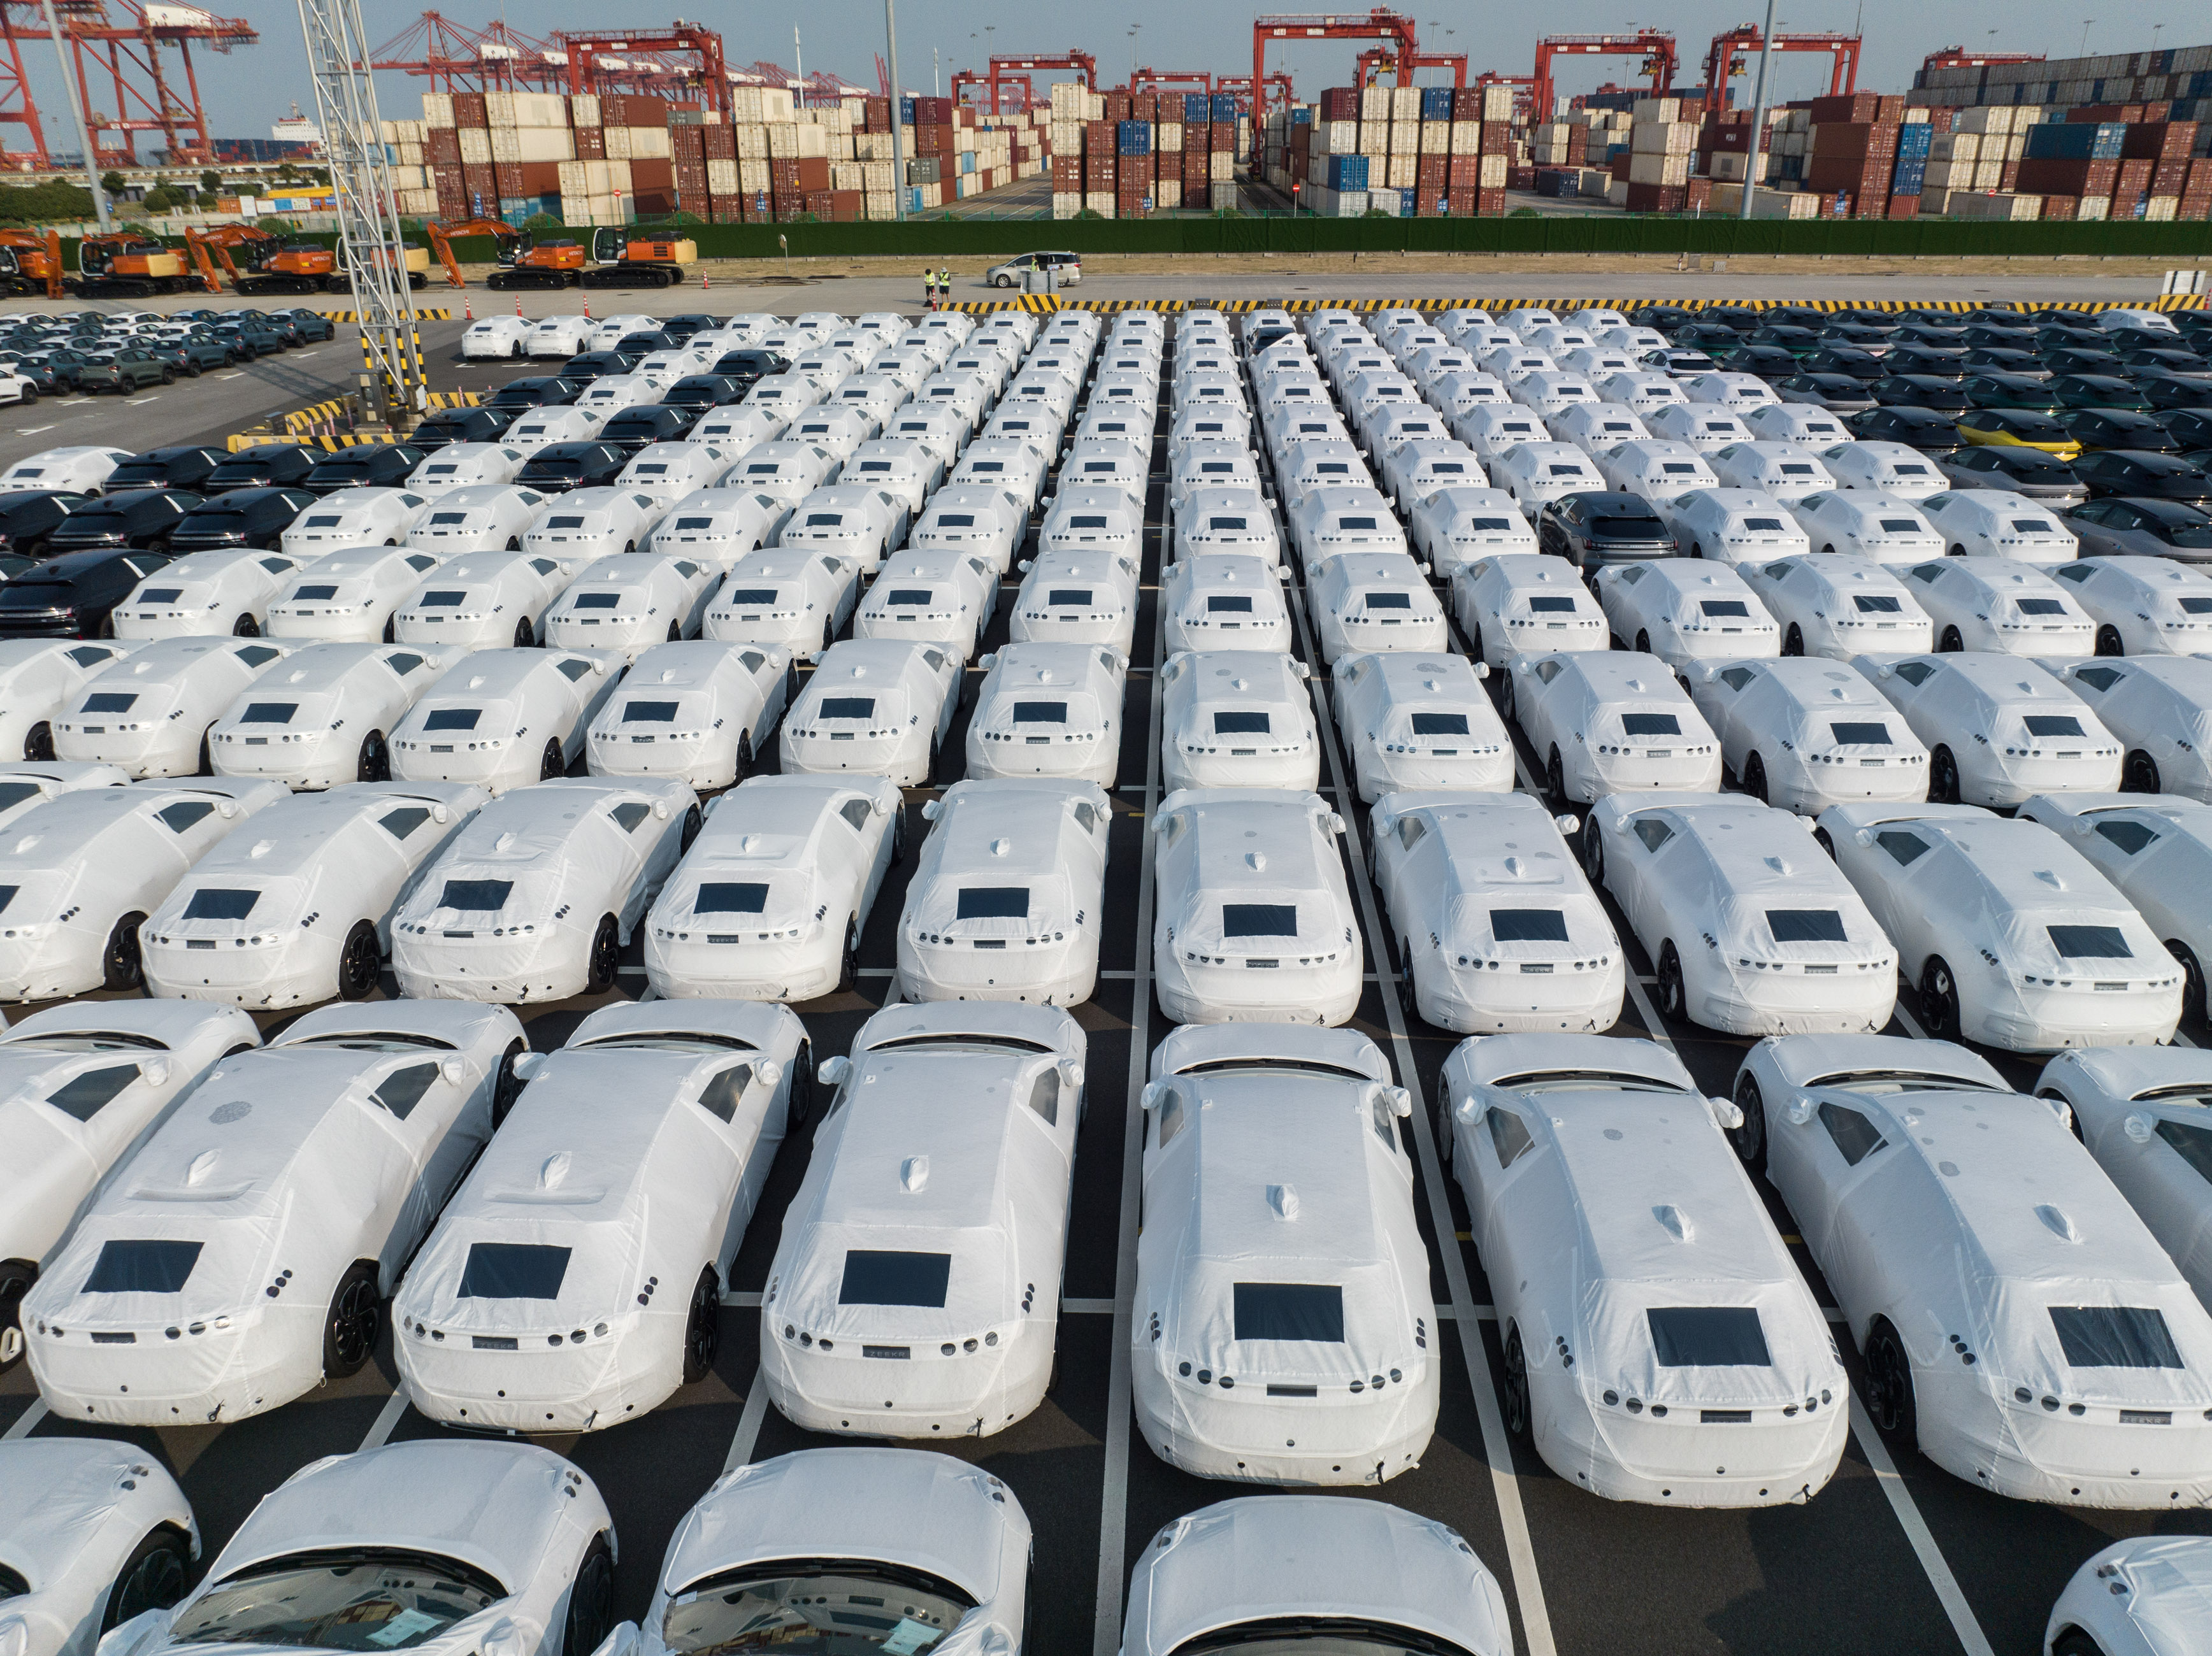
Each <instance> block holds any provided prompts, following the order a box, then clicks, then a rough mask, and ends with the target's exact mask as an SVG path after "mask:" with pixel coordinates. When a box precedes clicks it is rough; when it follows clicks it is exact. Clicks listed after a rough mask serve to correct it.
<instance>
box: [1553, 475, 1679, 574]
mask: <svg viewBox="0 0 2212 1656" xmlns="http://www.w3.org/2000/svg"><path fill="white" fill-rule="evenodd" d="M1536 545H1537V548H1538V549H1539V550H1541V551H1544V552H1550V553H1553V554H1556V555H1558V556H1560V557H1563V558H1565V559H1566V560H1567V561H1568V562H1570V563H1571V564H1573V565H1574V566H1575V567H1576V568H1577V569H1581V570H1585V571H1589V570H1595V569H1597V568H1599V567H1601V566H1603V565H1605V564H1608V563H1634V562H1639V561H1643V560H1644V559H1646V558H1671V557H1673V556H1674V555H1675V553H1676V551H1677V548H1676V546H1675V544H1674V536H1673V535H1672V534H1671V533H1669V532H1668V528H1667V525H1665V524H1663V523H1662V522H1661V521H1660V520H1659V517H1658V514H1657V513H1655V512H1653V511H1652V509H1651V502H1650V501H1649V500H1645V499H1644V497H1643V496H1642V495H1641V494H1612V493H1610V492H1607V493H1595V492H1594V493H1591V494H1562V495H1560V496H1559V498H1558V499H1557V500H1547V501H1545V502H1544V505H1543V508H1542V509H1541V511H1539V512H1538V513H1537V514H1536Z"/></svg>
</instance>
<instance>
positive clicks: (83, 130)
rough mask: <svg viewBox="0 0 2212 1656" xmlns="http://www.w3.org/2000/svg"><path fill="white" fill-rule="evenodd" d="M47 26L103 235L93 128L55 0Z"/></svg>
mask: <svg viewBox="0 0 2212 1656" xmlns="http://www.w3.org/2000/svg"><path fill="white" fill-rule="evenodd" d="M45 5H46V28H47V31H48V33H51V34H52V36H53V37H54V58H55V59H56V61H57V62H58V63H59V64H60V65H61V71H62V87H63V89H64V90H65V91H66V92H68V94H69V100H70V117H71V118H73V119H74V120H75V121H76V141H77V142H78V143H81V144H82V145H83V146H84V182H85V187H86V188H87V189H88V190H90V191H92V210H93V213H94V216H96V217H97V218H98V219H99V220H100V234H102V235H106V234H107V232H108V231H109V230H110V229H111V228H112V226H111V225H110V224H109V222H108V219H107V191H105V190H103V189H101V188H100V155H99V153H98V152H97V151H95V150H94V149H93V147H92V131H91V129H89V128H88V127H87V126H86V125H85V124H84V105H83V104H82V103H81V102H80V101H79V100H78V99H77V95H76V81H75V80H74V79H73V78H71V76H70V66H69V55H68V53H66V52H64V51H63V50H62V26H61V25H60V23H58V22H57V21H55V19H54V0H45Z"/></svg>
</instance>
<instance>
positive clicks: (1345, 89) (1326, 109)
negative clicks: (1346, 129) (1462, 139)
mask: <svg viewBox="0 0 2212 1656" xmlns="http://www.w3.org/2000/svg"><path fill="white" fill-rule="evenodd" d="M1471 89H1472V88H1470V90H1471ZM1477 107H1478V108H1479V107H1480V105H1479V104H1478V105H1477ZM1319 118H1320V119H1322V120H1324V121H1356V120H1358V118H1359V88H1358V87H1353V86H1333V87H1330V88H1328V90H1327V91H1325V92H1323V93H1322V94H1321V113H1320V116H1319Z"/></svg>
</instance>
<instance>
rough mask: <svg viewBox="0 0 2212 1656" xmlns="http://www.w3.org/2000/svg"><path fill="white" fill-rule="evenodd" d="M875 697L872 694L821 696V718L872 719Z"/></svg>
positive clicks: (874, 710) (874, 709)
mask: <svg viewBox="0 0 2212 1656" xmlns="http://www.w3.org/2000/svg"><path fill="white" fill-rule="evenodd" d="M875 712H876V699H875V697H873V696H872V695H830V696H824V697H823V698H822V712H821V714H820V717H822V718H823V719H872V718H873V717H874V716H875Z"/></svg>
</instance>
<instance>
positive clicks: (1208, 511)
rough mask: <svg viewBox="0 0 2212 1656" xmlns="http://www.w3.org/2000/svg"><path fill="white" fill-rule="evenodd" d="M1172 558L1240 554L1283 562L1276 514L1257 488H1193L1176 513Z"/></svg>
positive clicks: (1274, 562)
mask: <svg viewBox="0 0 2212 1656" xmlns="http://www.w3.org/2000/svg"><path fill="white" fill-rule="evenodd" d="M1173 547H1174V551H1173V557H1174V560H1175V561H1176V562H1180V561H1182V560H1184V559H1186V558H1192V557H1196V556H1198V555H1200V554H1202V553H1208V552H1239V553H1243V554H1246V555H1249V556H1252V557H1256V558H1260V559H1262V560H1264V561H1267V563H1270V564H1279V563H1280V562H1281V561H1283V543H1282V537H1281V536H1280V535H1279V534H1278V533H1277V531H1276V527H1275V514H1274V513H1273V510H1272V509H1271V508H1270V507H1269V506H1268V504H1267V499H1266V497H1265V496H1264V495H1262V494H1261V492H1260V491H1259V490H1258V489H1256V488H1194V489H1193V490H1191V492H1190V498H1189V499H1188V500H1186V501H1184V503H1183V507H1182V511H1181V512H1180V513H1177V514H1176V522H1175V529H1174V536H1173Z"/></svg>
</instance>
